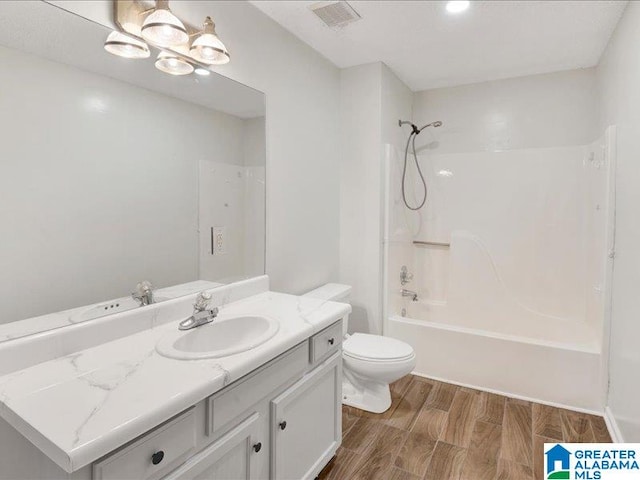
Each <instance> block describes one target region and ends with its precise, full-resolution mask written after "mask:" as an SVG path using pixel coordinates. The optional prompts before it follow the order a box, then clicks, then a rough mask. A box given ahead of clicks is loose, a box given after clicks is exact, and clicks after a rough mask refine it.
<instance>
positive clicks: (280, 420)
mask: <svg viewBox="0 0 640 480" xmlns="http://www.w3.org/2000/svg"><path fill="white" fill-rule="evenodd" d="M341 362H342V356H341V353H340V352H337V353H334V354H333V355H332V356H331V358H330V359H329V360H328V361H326V362H325V363H324V364H323V365H322V366H320V367H318V368H316V369H315V370H313V371H312V372H310V373H309V374H307V375H305V377H304V378H302V379H301V380H300V381H298V382H296V383H295V384H294V385H292V386H291V387H290V388H288V389H287V390H286V391H285V392H283V393H282V394H281V395H279V396H278V397H277V398H275V399H274V400H272V401H271V477H270V478H274V479H283V480H285V479H307V478H314V477H315V476H316V475H317V474H318V473H319V471H320V470H321V469H322V467H323V466H324V465H325V464H326V460H327V459H329V458H331V457H332V456H333V454H334V453H335V451H336V449H337V448H338V446H339V445H340V441H341V435H342V409H341V395H342V377H341V365H342V363H341Z"/></svg>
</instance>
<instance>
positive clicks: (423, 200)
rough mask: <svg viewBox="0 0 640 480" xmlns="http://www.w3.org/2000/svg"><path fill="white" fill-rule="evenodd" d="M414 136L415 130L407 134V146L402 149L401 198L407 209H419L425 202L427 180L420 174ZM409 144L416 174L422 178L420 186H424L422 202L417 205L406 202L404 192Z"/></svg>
mask: <svg viewBox="0 0 640 480" xmlns="http://www.w3.org/2000/svg"><path fill="white" fill-rule="evenodd" d="M416 136H417V134H416V133H415V132H411V133H410V134H409V138H408V139H407V146H406V148H405V149H404V166H403V167H402V200H403V201H404V204H405V205H406V206H407V208H408V209H409V210H414V211H415V210H420V209H421V208H422V207H424V204H425V203H427V181H426V180H425V179H424V175H423V174H422V169H421V168H420V164H419V163H418V156H417V155H416ZM409 144H411V148H412V150H413V159H414V160H415V162H416V168H417V169H418V174H419V175H420V180H422V186H423V188H424V197H423V198H422V202H420V205H418V206H417V207H412V206H411V205H409V202H407V195H406V192H405V188H404V184H405V183H406V182H405V179H406V176H407V156H408V155H409Z"/></svg>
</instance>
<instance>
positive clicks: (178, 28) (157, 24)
mask: <svg viewBox="0 0 640 480" xmlns="http://www.w3.org/2000/svg"><path fill="white" fill-rule="evenodd" d="M141 32H142V38H144V39H145V40H146V41H148V42H149V43H153V44H155V45H158V46H159V47H176V46H179V45H184V44H186V43H188V42H189V33H188V32H187V29H186V28H185V26H184V24H183V23H182V22H181V21H180V19H179V18H178V17H176V16H175V15H174V14H173V13H171V10H169V0H157V1H156V8H155V10H154V11H153V12H152V13H151V14H150V15H149V16H148V17H147V18H145V19H144V22H143V23H142V28H141Z"/></svg>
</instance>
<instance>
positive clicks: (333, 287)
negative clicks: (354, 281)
mask: <svg viewBox="0 0 640 480" xmlns="http://www.w3.org/2000/svg"><path fill="white" fill-rule="evenodd" d="M303 297H312V298H319V299H321V300H327V301H330V302H340V303H351V286H350V285H342V284H341V283H327V284H325V285H323V286H321V287H318V288H316V289H315V290H311V291H310V292H308V293H305V294H304V295H303ZM348 326H349V316H348V315H347V316H346V317H344V318H343V319H342V334H343V335H346V334H347V328H348Z"/></svg>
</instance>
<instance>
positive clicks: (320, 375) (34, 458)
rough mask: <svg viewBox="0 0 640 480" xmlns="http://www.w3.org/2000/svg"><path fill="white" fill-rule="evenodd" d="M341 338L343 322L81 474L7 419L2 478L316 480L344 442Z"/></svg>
mask: <svg viewBox="0 0 640 480" xmlns="http://www.w3.org/2000/svg"><path fill="white" fill-rule="evenodd" d="M341 332H342V326H341V321H338V322H336V323H334V324H332V325H330V326H329V327H327V328H325V329H323V330H322V331H320V332H318V333H317V334H315V335H313V336H311V337H310V338H308V339H306V340H305V341H303V342H301V343H299V344H298V345H296V346H294V347H293V348H290V349H289V350H287V351H286V352H284V353H282V354H281V355H279V356H278V357H276V358H274V359H272V360H270V361H268V362H266V363H265V364H263V365H262V366H260V367H258V368H256V369H255V370H253V371H252V372H250V373H249V374H247V375H245V376H244V377H242V378H240V379H238V380H237V381H235V382H233V383H231V384H230V385H228V386H226V387H225V388H223V389H222V390H220V391H218V392H216V393H213V394H212V395H210V396H209V397H207V398H205V399H204V400H202V401H200V402H198V403H197V404H196V405H192V406H190V407H189V408H186V409H185V410H183V411H182V412H181V413H180V414H178V415H176V416H174V417H173V418H171V419H169V420H167V421H166V422H164V423H162V424H160V425H158V426H157V427H155V428H153V429H151V430H149V431H148V432H146V433H145V434H143V435H141V436H139V437H138V438H135V439H133V440H132V441H130V442H128V443H127V444H126V445H123V446H122V447H120V448H117V449H116V450H114V451H112V452H111V453H109V454H107V455H105V456H103V457H102V458H100V459H98V460H96V461H95V462H93V463H91V464H89V465H86V466H85V467H82V468H80V469H79V470H76V471H74V472H73V473H66V472H65V471H63V470H62V469H61V468H60V467H58V466H57V465H55V464H54V463H53V462H52V461H51V460H50V459H49V458H48V457H47V456H46V455H45V454H44V453H42V452H41V451H40V450H38V449H37V448H36V447H35V446H34V445H33V444H31V443H30V442H29V441H28V440H26V439H25V438H24V437H23V436H22V435H21V434H20V433H18V432H17V431H16V430H14V429H13V428H11V427H9V426H8V425H6V424H5V423H3V422H4V421H3V420H2V421H0V427H1V428H0V445H4V446H8V447H9V448H8V450H6V449H5V451H2V450H0V480H17V479H29V480H35V479H47V480H58V479H59V480H63V479H66V480H133V479H135V480H303V479H314V478H315V477H316V476H317V475H318V474H319V473H320V471H321V470H322V468H323V467H324V466H325V465H326V464H327V463H328V462H329V460H330V459H331V458H332V457H333V456H334V455H335V452H336V450H337V449H338V447H339V446H340V443H341V437H342V431H341V428H342V415H341V413H342V410H341V395H342V391H341V387H342V349H341V343H342V342H341V340H342V338H341V335H340V333H341ZM11 458H13V459H16V461H15V462H9V459H11Z"/></svg>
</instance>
